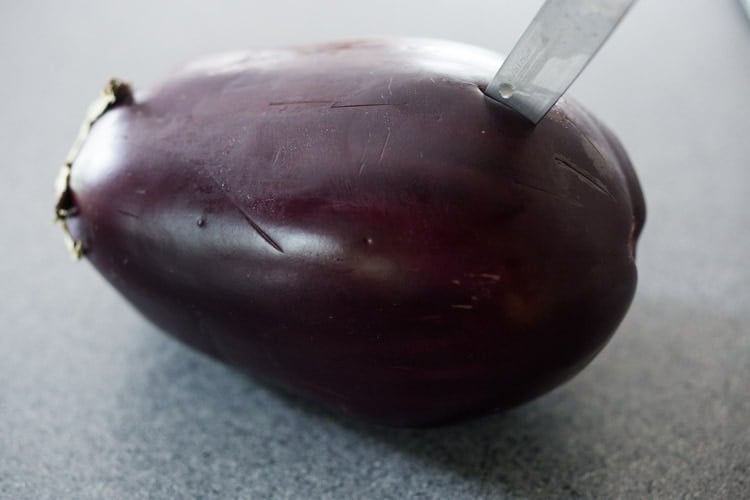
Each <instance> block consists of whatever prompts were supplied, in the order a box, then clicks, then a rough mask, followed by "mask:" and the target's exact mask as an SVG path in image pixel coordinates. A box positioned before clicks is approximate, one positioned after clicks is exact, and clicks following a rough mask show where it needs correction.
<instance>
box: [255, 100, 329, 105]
mask: <svg viewBox="0 0 750 500" xmlns="http://www.w3.org/2000/svg"><path fill="white" fill-rule="evenodd" d="M304 104H320V105H326V104H328V105H333V104H336V103H335V102H332V101H330V100H327V101H322V100H320V101H319V100H296V101H272V102H269V103H268V105H269V106H293V105H304Z"/></svg>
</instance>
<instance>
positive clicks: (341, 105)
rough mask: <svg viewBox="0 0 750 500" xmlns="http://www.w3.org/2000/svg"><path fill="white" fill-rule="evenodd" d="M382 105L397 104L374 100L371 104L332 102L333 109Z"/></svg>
mask: <svg viewBox="0 0 750 500" xmlns="http://www.w3.org/2000/svg"><path fill="white" fill-rule="evenodd" d="M380 106H397V104H391V103H388V102H374V103H369V104H339V103H337V102H335V103H333V104H331V109H342V108H373V107H380Z"/></svg>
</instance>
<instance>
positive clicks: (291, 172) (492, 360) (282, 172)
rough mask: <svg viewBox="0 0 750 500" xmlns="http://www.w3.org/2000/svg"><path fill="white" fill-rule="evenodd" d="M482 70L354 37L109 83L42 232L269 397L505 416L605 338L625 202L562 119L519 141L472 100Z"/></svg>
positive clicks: (620, 175) (397, 42)
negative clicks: (138, 84) (265, 385)
mask: <svg viewBox="0 0 750 500" xmlns="http://www.w3.org/2000/svg"><path fill="white" fill-rule="evenodd" d="M500 61H501V58H500V56H498V55H496V54H494V53H492V52H488V51H485V50H483V49H479V48H476V47H471V46H466V45H461V44H456V43H449V42H442V41H430V40H412V39H390V40H362V41H355V42H350V43H337V44H329V45H318V46H312V47H304V48H293V49H284V50H267V51H266V50H264V51H255V52H247V53H236V54H229V55H225V56H219V57H214V58H210V59H206V60H203V61H198V62H196V63H194V64H191V65H188V66H187V67H186V68H185V69H184V70H182V71H181V72H179V73H178V74H176V75H175V76H173V77H172V78H171V79H169V80H167V81H165V82H164V83H162V84H161V85H158V86H156V87H155V88H152V89H151V90H148V91H143V92H140V91H139V92H134V91H133V90H132V89H131V88H130V87H129V86H128V85H127V84H124V83H121V82H119V81H113V82H111V83H110V85H109V86H108V87H107V89H106V92H105V96H104V97H103V98H102V100H100V101H99V102H98V104H97V106H96V107H95V108H94V111H92V114H91V115H90V117H89V119H88V121H87V122H86V124H85V126H84V131H83V134H82V136H81V139H80V140H79V141H78V142H77V143H76V146H75V147H74V150H73V152H72V153H71V155H70V157H69V158H68V161H67V162H66V164H65V167H64V169H63V173H62V177H61V187H60V192H59V199H58V203H57V207H56V209H57V214H58V217H59V218H60V219H61V220H62V221H63V224H64V227H65V230H66V233H67V236H68V238H69V239H70V241H71V247H72V248H73V249H74V251H75V253H76V255H79V256H81V255H83V256H85V257H86V258H87V259H88V260H89V261H90V262H91V263H92V264H93V265H94V266H95V267H96V268H97V269H98V270H99V271H100V272H101V274H102V275H103V276H104V277H105V278H106V279H107V280H108V281H109V282H110V283H111V284H112V286H114V287H115V288H116V289H117V290H118V291H119V292H120V293H121V294H122V295H123V296H124V297H125V298H126V299H127V300H128V301H129V302H130V303H131V304H133V305H134V306H135V307H136V308H137V309H138V310H139V311H141V312H142V313H143V314H144V315H145V316H146V317H147V318H149V319H150V320H151V321H152V322H153V323H155V324H156V325H157V326H158V327H160V328H161V329H163V330H164V331H166V332H168V333H169V334H171V335H173V336H175V337H177V338H178V339H180V340H181V341H183V342H185V343H186V344H188V345H190V346H192V347H194V348H196V349H198V350H200V351H203V352H204V353H207V354H209V355H211V356H214V357H215V358H218V359H220V360H222V361H224V362H226V363H229V364H231V365H233V366H236V367H239V368H241V369H243V370H246V371H248V372H250V373H252V374H254V375H255V376H257V377H259V378H261V379H263V380H265V381H267V382H269V383H270V384H272V385H274V386H276V387H280V388H283V389H285V390H288V391H292V392H293V393H296V394H300V395H302V396H304V397H306V398H308V399H311V400H314V401H317V402H319V403H322V404H323V405H324V406H327V407H329V408H332V409H334V410H337V411H341V412H345V413H349V414H353V415H357V416H360V417H363V418H365V419H368V420H371V421H374V422H377V423H382V424H389V425H405V426H416V425H430V424H438V423H444V422H449V421H453V420H456V419H459V418H463V417H470V416H475V415H480V414H484V413H488V412H492V411H496V410H500V409H504V408H508V407H511V406H513V405H516V404H519V403H522V402H524V401H527V400H529V399H531V398H534V397H536V396H538V395H540V394H542V393H544V392H546V391H548V390H550V389H552V388H553V387H555V386H557V385H558V384H560V383H562V382H564V381H565V380H567V379H569V378H570V377H572V376H573V375H574V374H576V373H577V372H578V371H580V370H581V369H582V368H583V367H584V366H585V365H586V364H587V363H589V361H591V359H592V358H593V357H594V356H595V355H596V354H597V353H598V352H599V351H600V350H601V349H602V347H603V346H604V345H605V343H606V342H607V341H608V339H609V338H610V336H611V335H612V334H613V332H614V330H615V329H616V328H617V326H618V324H619V323H620V321H621V320H622V318H623V316H624V315H625V313H626V311H627V308H628V306H629V304H630V302H631V299H632V297H633V294H634V291H635V286H636V267H635V262H634V253H635V243H636V240H637V238H638V234H639V233H640V231H641V228H642V226H643V222H644V217H645V208H644V200H643V196H642V194H641V190H640V187H639V184H638V181H637V179H636V176H635V173H634V171H633V168H632V166H631V164H630V161H629V160H628V158H627V156H626V154H625V152H624V150H623V148H622V146H621V145H620V143H619V142H618V141H617V139H616V138H615V137H614V136H613V135H612V133H610V132H609V130H608V129H606V128H605V127H604V126H603V125H602V124H601V123H599V122H598V121H597V120H596V119H595V118H593V117H592V116H591V115H590V114H588V113H587V112H586V111H585V110H584V109H583V108H581V107H580V106H579V105H578V104H576V103H575V102H573V101H572V100H570V99H563V100H561V101H560V102H558V103H557V104H556V105H555V106H554V107H553V108H552V110H551V111H550V112H549V113H548V115H547V116H546V117H545V118H544V119H543V120H542V121H541V122H540V123H539V124H538V125H536V126H532V125H531V124H529V123H527V122H525V121H524V120H523V119H522V118H520V117H518V116H517V115H516V114H514V112H512V111H510V110H508V109H507V108H505V107H504V106H503V105H501V104H499V103H497V102H495V101H493V100H491V99H489V98H487V97H486V96H485V95H484V93H483V88H484V87H485V86H486V85H487V83H488V81H489V80H490V79H491V77H492V76H493V75H494V72H495V71H496V70H497V68H498V67H499V65H500Z"/></svg>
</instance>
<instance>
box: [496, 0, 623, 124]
mask: <svg viewBox="0 0 750 500" xmlns="http://www.w3.org/2000/svg"><path fill="white" fill-rule="evenodd" d="M633 3H635V0H547V1H546V2H545V3H544V5H542V7H541V9H540V10H539V12H537V14H536V16H535V17H534V20H533V21H532V22H531V24H530V25H529V27H528V28H526V31H525V32H524V33H523V35H521V38H520V39H519V40H518V42H517V43H516V45H515V47H513V50H511V52H510V54H509V55H508V57H507V59H505V61H504V62H503V64H502V66H501V67H500V69H499V71H498V72H497V74H496V75H495V77H494V78H493V79H492V81H491V82H490V84H489V85H488V86H487V89H486V90H485V94H486V95H487V96H488V97H490V98H492V99H494V100H496V101H498V102H501V103H503V104H505V105H507V106H509V107H511V108H512V109H514V110H516V111H518V112H519V113H521V114H522V115H523V116H525V117H526V118H527V119H529V120H530V121H531V122H532V123H534V124H536V123H538V122H539V121H540V120H541V119H542V118H543V117H544V115H545V114H547V111H549V110H550V108H551V107H552V106H554V104H555V103H556V102H557V100H558V99H559V98H560V96H562V95H563V94H564V93H565V91H566V90H567V89H568V87H570V85H571V84H572V83H573V81H575V79H576V78H577V77H578V75H580V74H581V72H582V71H583V69H584V68H585V67H586V65H587V64H588V62H589V61H590V60H591V59H592V58H593V57H594V55H596V53H597V51H598V50H599V48H600V47H601V46H602V45H604V42H606V41H607V38H609V35H610V34H611V33H612V32H613V31H614V29H615V28H616V27H617V25H618V24H619V23H620V21H621V20H622V18H623V17H624V16H625V14H626V13H627V11H628V9H630V7H631V6H632V5H633Z"/></svg>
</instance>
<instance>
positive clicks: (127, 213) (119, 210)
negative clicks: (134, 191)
mask: <svg viewBox="0 0 750 500" xmlns="http://www.w3.org/2000/svg"><path fill="white" fill-rule="evenodd" d="M117 213H119V214H121V215H124V216H126V217H132V218H134V219H138V218H139V217H138V215H137V214H134V213H133V212H128V211H127V210H123V209H122V208H118V209H117Z"/></svg>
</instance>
